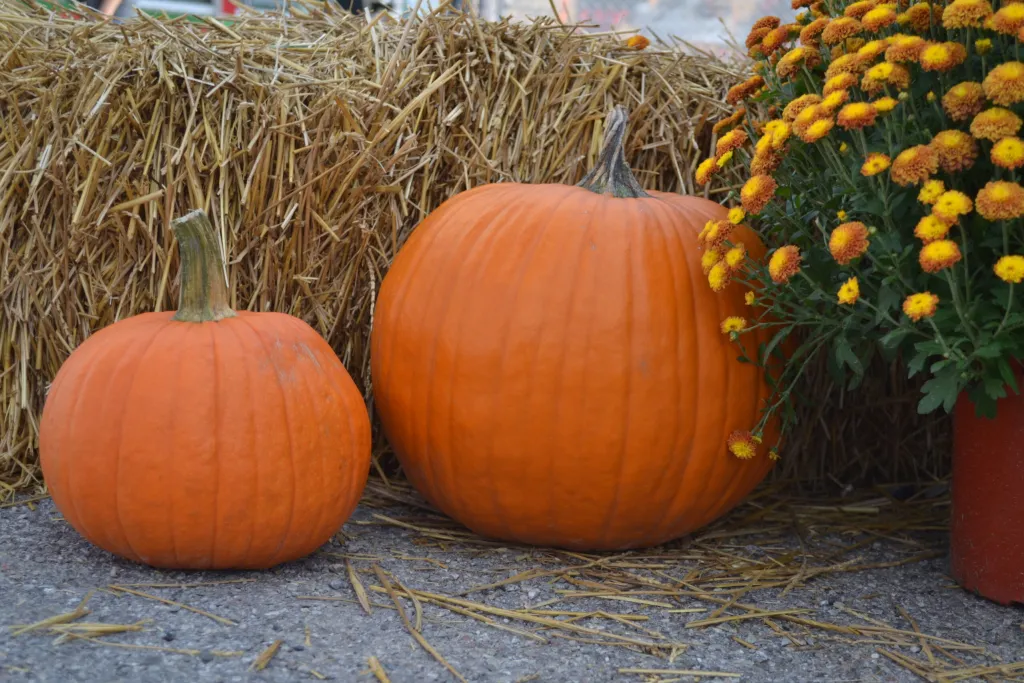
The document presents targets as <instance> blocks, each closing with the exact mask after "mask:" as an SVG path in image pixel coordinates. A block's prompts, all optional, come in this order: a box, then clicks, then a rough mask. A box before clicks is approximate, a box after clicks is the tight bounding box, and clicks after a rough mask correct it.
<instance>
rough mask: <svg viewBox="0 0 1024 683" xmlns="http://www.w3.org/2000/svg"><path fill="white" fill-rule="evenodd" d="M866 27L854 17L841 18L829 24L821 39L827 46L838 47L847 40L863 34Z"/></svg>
mask: <svg viewBox="0 0 1024 683" xmlns="http://www.w3.org/2000/svg"><path fill="white" fill-rule="evenodd" d="M863 30H864V27H863V26H862V25H861V23H860V22H859V21H857V20H856V19H854V18H853V17H840V18H838V19H833V20H832V21H830V22H829V24H828V26H826V27H825V30H824V31H822V32H821V39H822V40H823V41H824V42H825V44H826V45H836V44H838V43H841V42H843V41H844V40H846V39H847V38H850V37H852V36H855V35H857V34H858V33H860V32H862V31H863Z"/></svg>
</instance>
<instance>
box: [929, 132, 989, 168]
mask: <svg viewBox="0 0 1024 683" xmlns="http://www.w3.org/2000/svg"><path fill="white" fill-rule="evenodd" d="M931 148H932V150H934V151H935V153H936V154H937V155H938V157H939V164H940V165H941V166H942V170H943V171H945V172H946V173H955V172H956V171H963V170H966V169H969V168H971V167H972V166H974V161H975V159H977V158H978V141H977V140H975V139H974V138H973V137H971V136H970V135H968V134H967V133H965V132H964V131H962V130H943V131H941V132H939V133H937V134H936V135H935V137H934V138H932V142H931Z"/></svg>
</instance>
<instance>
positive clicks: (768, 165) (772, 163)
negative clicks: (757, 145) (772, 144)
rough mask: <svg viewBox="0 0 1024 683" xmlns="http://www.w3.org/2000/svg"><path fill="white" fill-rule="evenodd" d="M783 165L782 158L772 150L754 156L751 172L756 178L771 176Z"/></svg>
mask: <svg viewBox="0 0 1024 683" xmlns="http://www.w3.org/2000/svg"><path fill="white" fill-rule="evenodd" d="M781 165H782V157H781V156H780V155H778V154H776V153H775V152H773V151H771V150H767V151H764V152H758V153H756V154H754V158H753V160H751V162H750V172H751V173H753V174H754V175H756V176H760V175H764V176H770V175H771V174H772V173H775V171H777V170H779V166H781Z"/></svg>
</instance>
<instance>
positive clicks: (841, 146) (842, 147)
mask: <svg viewBox="0 0 1024 683" xmlns="http://www.w3.org/2000/svg"><path fill="white" fill-rule="evenodd" d="M849 149H850V146H849V145H848V144H846V143H845V142H841V143H839V153H840V154H846V152H847V151H849Z"/></svg>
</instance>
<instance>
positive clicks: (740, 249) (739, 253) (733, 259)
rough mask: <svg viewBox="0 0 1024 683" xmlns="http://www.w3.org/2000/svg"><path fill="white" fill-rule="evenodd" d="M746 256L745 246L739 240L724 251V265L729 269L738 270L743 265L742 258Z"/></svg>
mask: <svg viewBox="0 0 1024 683" xmlns="http://www.w3.org/2000/svg"><path fill="white" fill-rule="evenodd" d="M746 257H747V248H746V247H744V246H743V243H742V242H740V243H739V244H737V245H736V246H735V247H733V248H732V249H730V250H729V251H727V252H725V259H724V260H725V265H727V266H729V269H730V270H733V271H735V270H738V269H739V267H740V266H742V265H743V260H744V259H745V258H746Z"/></svg>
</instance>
